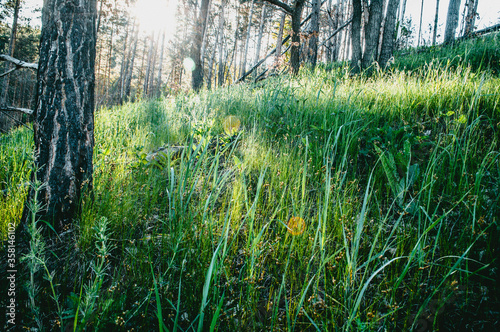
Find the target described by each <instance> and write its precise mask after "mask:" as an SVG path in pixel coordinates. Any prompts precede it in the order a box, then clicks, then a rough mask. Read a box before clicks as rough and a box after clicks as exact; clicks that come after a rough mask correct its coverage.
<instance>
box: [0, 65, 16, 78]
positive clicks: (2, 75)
mask: <svg viewBox="0 0 500 332" xmlns="http://www.w3.org/2000/svg"><path fill="white" fill-rule="evenodd" d="M15 70H17V67H14V68H12V69H11V70H7V71H6V72H5V73H3V74H0V77H4V76H7V75H9V74H10V73H12V72H13V71H15Z"/></svg>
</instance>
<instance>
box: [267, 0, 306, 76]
mask: <svg viewBox="0 0 500 332" xmlns="http://www.w3.org/2000/svg"><path fill="white" fill-rule="evenodd" d="M265 1H267V2H269V3H270V4H273V5H275V6H278V7H280V8H282V9H283V10H284V11H285V12H286V13H287V14H289V15H290V16H291V19H292V45H291V50H290V67H291V69H292V73H293V74H294V75H296V74H297V73H298V72H299V69H300V27H301V25H302V24H301V23H302V22H301V17H302V10H303V9H304V5H305V0H295V1H294V2H293V4H292V6H289V5H287V4H286V2H281V1H279V0H265Z"/></svg>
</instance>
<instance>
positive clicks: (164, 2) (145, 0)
mask: <svg viewBox="0 0 500 332" xmlns="http://www.w3.org/2000/svg"><path fill="white" fill-rule="evenodd" d="M177 4H178V2H177V0H137V2H136V3H135V6H134V7H133V8H132V12H131V14H132V15H133V16H134V17H135V18H136V19H137V21H138V23H139V27H140V29H141V30H142V31H144V32H145V33H147V34H151V33H154V32H163V31H165V37H166V39H167V40H171V39H172V38H173V36H174V34H175V27H176V24H177V18H176V15H175V14H176V12H177Z"/></svg>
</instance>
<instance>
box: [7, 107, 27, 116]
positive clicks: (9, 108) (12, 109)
mask: <svg viewBox="0 0 500 332" xmlns="http://www.w3.org/2000/svg"><path fill="white" fill-rule="evenodd" d="M0 111H9V112H21V113H24V114H28V115H32V114H33V110H30V109H28V108H22V107H12V106H2V107H0Z"/></svg>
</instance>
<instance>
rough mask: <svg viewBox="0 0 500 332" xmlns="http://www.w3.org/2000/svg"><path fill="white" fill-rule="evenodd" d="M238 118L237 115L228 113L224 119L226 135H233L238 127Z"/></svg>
mask: <svg viewBox="0 0 500 332" xmlns="http://www.w3.org/2000/svg"><path fill="white" fill-rule="evenodd" d="M240 125H241V122H240V119H239V118H238V117H237V116H234V115H230V116H228V117H227V118H226V119H225V120H224V132H225V133H226V134H227V135H234V134H236V133H237V132H238V130H239V129H240Z"/></svg>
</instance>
